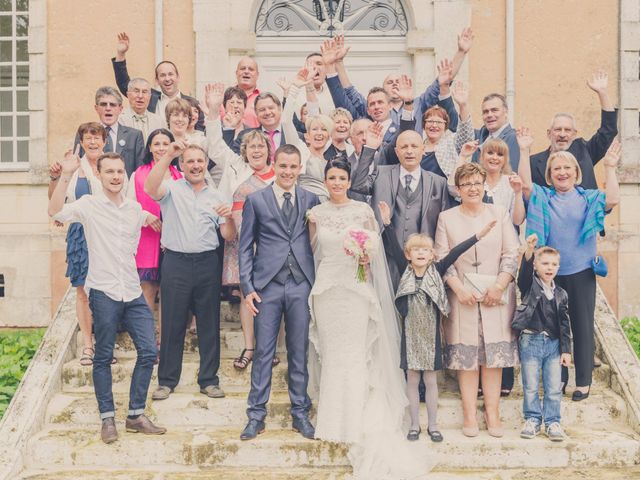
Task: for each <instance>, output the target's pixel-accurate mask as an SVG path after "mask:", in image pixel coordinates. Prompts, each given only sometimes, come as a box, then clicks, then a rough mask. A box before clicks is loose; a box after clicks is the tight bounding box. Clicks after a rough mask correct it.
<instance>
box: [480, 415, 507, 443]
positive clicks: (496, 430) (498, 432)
mask: <svg viewBox="0 0 640 480" xmlns="http://www.w3.org/2000/svg"><path fill="white" fill-rule="evenodd" d="M484 421H485V423H486V424H487V432H489V435H491V436H492V437H496V438H501V437H503V436H504V428H502V427H490V426H489V420H487V412H484Z"/></svg>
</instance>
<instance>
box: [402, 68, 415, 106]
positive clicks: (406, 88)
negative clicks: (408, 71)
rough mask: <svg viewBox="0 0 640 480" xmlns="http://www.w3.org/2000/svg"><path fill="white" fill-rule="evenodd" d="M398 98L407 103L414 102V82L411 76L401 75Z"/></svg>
mask: <svg viewBox="0 0 640 480" xmlns="http://www.w3.org/2000/svg"><path fill="white" fill-rule="evenodd" d="M398 96H399V97H400V98H401V99H402V100H403V101H405V102H411V101H412V100H413V80H411V77H409V75H404V74H403V75H401V76H400V83H399V86H398Z"/></svg>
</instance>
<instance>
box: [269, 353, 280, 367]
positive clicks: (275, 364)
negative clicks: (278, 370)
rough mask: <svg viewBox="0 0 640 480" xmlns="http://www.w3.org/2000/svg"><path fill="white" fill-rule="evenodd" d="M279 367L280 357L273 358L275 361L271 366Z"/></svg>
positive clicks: (272, 361)
mask: <svg viewBox="0 0 640 480" xmlns="http://www.w3.org/2000/svg"><path fill="white" fill-rule="evenodd" d="M278 365H280V357H278V356H277V355H276V356H275V357H273V360H271V366H272V367H277V366H278Z"/></svg>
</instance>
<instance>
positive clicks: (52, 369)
mask: <svg viewBox="0 0 640 480" xmlns="http://www.w3.org/2000/svg"><path fill="white" fill-rule="evenodd" d="M75 305H76V293H75V288H70V289H69V290H68V291H67V293H66V294H65V297H64V298H63V300H62V302H61V304H60V306H59V307H58V310H57V312H56V315H55V316H54V318H53V321H52V322H51V325H50V326H49V328H48V329H47V331H46V333H45V334H44V338H43V339H42V343H41V344H40V347H39V348H38V351H37V352H36V354H35V356H34V357H33V359H32V360H31V363H30V364H29V368H28V369H27V371H26V372H25V375H24V377H23V379H22V382H21V383H20V385H19V387H18V389H17V390H16V393H15V395H14V397H13V399H12V400H11V403H10V404H9V408H7V410H6V412H5V414H4V417H3V418H2V421H0V438H1V439H2V441H0V480H9V479H15V478H18V474H19V472H20V471H21V470H22V469H23V467H24V452H25V451H26V446H27V441H28V440H29V438H30V437H31V436H33V435H34V434H35V433H36V432H38V431H39V430H41V429H42V426H43V424H44V420H45V415H46V411H47V405H48V404H49V401H50V400H51V398H52V397H53V395H55V394H56V393H57V392H59V391H60V388H61V381H62V367H63V365H64V363H65V362H67V361H69V360H70V359H71V357H72V356H73V354H74V353H73V352H74V348H75V339H76V335H75V334H76V331H77V322H76V309H75Z"/></svg>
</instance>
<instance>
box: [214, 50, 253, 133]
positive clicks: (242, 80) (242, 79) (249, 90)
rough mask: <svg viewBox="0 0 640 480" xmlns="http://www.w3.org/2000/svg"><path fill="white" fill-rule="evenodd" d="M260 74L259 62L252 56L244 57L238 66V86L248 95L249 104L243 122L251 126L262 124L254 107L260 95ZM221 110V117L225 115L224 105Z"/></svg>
mask: <svg viewBox="0 0 640 480" xmlns="http://www.w3.org/2000/svg"><path fill="white" fill-rule="evenodd" d="M259 76H260V72H259V71H258V63H257V62H256V61H255V60H254V59H253V58H251V57H242V58H241V59H240V61H239V62H238V66H237V67H236V86H237V87H238V88H240V89H241V90H242V91H243V92H244V93H245V94H246V95H247V106H246V108H245V110H244V116H243V117H242V123H244V124H245V125H246V126H247V127H250V128H257V127H259V126H260V123H259V122H258V117H257V116H256V110H255V108H254V101H255V99H256V97H257V96H258V95H260V90H259V89H258V77H259ZM221 110H222V111H221V117H220V118H222V117H224V107H223V108H222V109H221Z"/></svg>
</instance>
